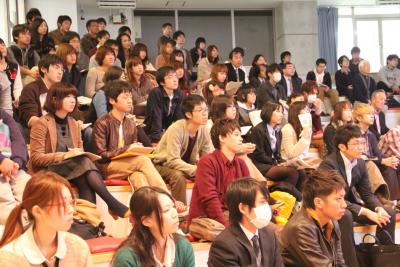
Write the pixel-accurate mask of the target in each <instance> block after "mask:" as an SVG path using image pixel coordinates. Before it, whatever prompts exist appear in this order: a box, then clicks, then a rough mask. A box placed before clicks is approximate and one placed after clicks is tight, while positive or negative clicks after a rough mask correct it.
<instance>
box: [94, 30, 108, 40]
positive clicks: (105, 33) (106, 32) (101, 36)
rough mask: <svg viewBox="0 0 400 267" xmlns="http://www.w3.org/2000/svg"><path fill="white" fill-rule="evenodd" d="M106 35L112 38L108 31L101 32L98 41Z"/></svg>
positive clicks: (97, 37)
mask: <svg viewBox="0 0 400 267" xmlns="http://www.w3.org/2000/svg"><path fill="white" fill-rule="evenodd" d="M106 35H108V36H110V33H109V32H108V31H106V30H101V31H99V32H98V33H97V34H96V39H101V38H103V37H104V36H106Z"/></svg>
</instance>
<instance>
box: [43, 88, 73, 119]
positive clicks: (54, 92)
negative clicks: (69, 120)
mask: <svg viewBox="0 0 400 267" xmlns="http://www.w3.org/2000/svg"><path fill="white" fill-rule="evenodd" d="M71 94H72V95H74V96H75V101H76V102H75V107H74V110H75V109H76V107H77V106H78V101H77V98H76V97H77V95H78V91H77V90H76V87H75V86H74V85H72V84H70V83H64V82H58V83H55V84H53V85H52V86H50V88H49V91H48V93H47V96H46V102H45V103H44V107H43V109H44V110H46V111H47V112H49V113H52V114H55V113H56V111H58V110H60V109H61V108H62V104H63V100H64V98H66V97H67V96H68V95H71Z"/></svg>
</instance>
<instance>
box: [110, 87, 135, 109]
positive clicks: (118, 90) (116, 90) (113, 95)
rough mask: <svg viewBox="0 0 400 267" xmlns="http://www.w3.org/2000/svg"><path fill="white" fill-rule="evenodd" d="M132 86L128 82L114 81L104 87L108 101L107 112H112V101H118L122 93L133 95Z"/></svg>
mask: <svg viewBox="0 0 400 267" xmlns="http://www.w3.org/2000/svg"><path fill="white" fill-rule="evenodd" d="M131 92H132V85H131V84H130V83H128V82H126V81H121V80H114V81H110V82H108V83H106V85H104V93H105V95H106V99H107V110H109V111H111V110H112V105H111V104H110V99H113V100H115V101H117V98H118V96H119V95H120V94H122V93H131Z"/></svg>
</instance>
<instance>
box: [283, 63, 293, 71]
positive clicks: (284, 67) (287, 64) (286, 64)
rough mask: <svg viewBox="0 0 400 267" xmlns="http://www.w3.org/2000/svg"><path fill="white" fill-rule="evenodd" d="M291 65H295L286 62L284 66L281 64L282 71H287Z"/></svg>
mask: <svg viewBox="0 0 400 267" xmlns="http://www.w3.org/2000/svg"><path fill="white" fill-rule="evenodd" d="M289 65H292V66H293V63H292V62H285V63H282V64H281V67H282V70H285V69H286V68H287V66H289Z"/></svg>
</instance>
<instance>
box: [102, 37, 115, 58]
mask: <svg viewBox="0 0 400 267" xmlns="http://www.w3.org/2000/svg"><path fill="white" fill-rule="evenodd" d="M113 45H115V46H118V43H117V41H116V40H114V39H108V40H107V41H105V42H104V47H111V46H113ZM113 52H114V50H113ZM115 56H117V55H115Z"/></svg>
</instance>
